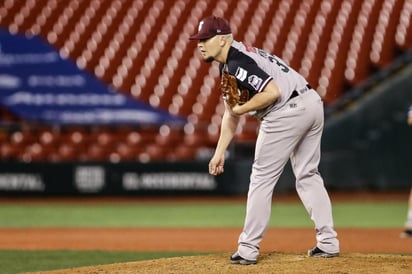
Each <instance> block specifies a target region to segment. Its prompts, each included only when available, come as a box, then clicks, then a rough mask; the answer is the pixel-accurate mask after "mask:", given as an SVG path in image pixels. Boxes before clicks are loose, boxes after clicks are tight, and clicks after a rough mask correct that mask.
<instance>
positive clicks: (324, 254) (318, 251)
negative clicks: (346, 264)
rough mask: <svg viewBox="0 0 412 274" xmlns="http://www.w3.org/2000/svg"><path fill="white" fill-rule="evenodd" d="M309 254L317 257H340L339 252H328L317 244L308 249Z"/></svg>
mask: <svg viewBox="0 0 412 274" xmlns="http://www.w3.org/2000/svg"><path fill="white" fill-rule="evenodd" d="M308 256H309V257H317V258H333V257H338V256H339V252H337V253H328V252H325V251H323V250H321V249H320V248H319V247H317V246H315V247H314V248H311V249H309V250H308Z"/></svg>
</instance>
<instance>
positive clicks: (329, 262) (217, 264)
mask: <svg viewBox="0 0 412 274" xmlns="http://www.w3.org/2000/svg"><path fill="white" fill-rule="evenodd" d="M230 255H231V254H230V253H216V254H211V255H205V256H185V257H175V258H165V259H157V260H148V261H140V262H130V263H118V264H109V265H98V266H91V267H79V268H71V269H63V270H58V271H48V272H42V273H49V274H52V273H53V274H55V273H66V274H67V273H69V274H72V273H93V274H97V273H100V274H102V273H162V274H165V273H179V274H180V273H188V274H189V273H190V274H192V273H207V274H209V273H225V274H226V273H236V274H238V273H397V274H401V273H411V272H410V271H411V265H412V256H410V255H395V254H377V253H371V254H365V253H347V254H341V256H340V257H336V258H330V259H324V258H309V257H307V256H305V255H303V254H292V253H279V252H272V253H263V254H261V255H260V257H259V261H258V264H256V265H247V266H242V265H233V264H230V262H229V257H230Z"/></svg>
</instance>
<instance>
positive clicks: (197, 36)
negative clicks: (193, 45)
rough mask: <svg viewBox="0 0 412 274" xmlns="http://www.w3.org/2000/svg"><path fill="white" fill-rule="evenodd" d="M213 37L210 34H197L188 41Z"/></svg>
mask: <svg viewBox="0 0 412 274" xmlns="http://www.w3.org/2000/svg"><path fill="white" fill-rule="evenodd" d="M213 36H215V35H214V34H210V33H198V34H195V35H192V36H190V37H189V40H205V39H209V38H212V37H213Z"/></svg>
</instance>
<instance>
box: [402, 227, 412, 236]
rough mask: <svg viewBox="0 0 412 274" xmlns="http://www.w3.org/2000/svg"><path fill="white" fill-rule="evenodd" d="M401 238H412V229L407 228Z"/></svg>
mask: <svg viewBox="0 0 412 274" xmlns="http://www.w3.org/2000/svg"><path fill="white" fill-rule="evenodd" d="M400 237H401V238H412V229H406V230H405V231H404V232H402V233H401V235H400Z"/></svg>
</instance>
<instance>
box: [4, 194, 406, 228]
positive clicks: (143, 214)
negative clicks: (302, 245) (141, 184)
mask: <svg viewBox="0 0 412 274" xmlns="http://www.w3.org/2000/svg"><path fill="white" fill-rule="evenodd" d="M406 202H407V201H403V202H367V203H366V202H365V203H360V202H351V203H334V204H333V211H334V219H335V225H336V226H337V227H385V228H388V227H399V226H402V225H403V222H404V219H405V218H406V208H407V204H406ZM244 216H245V204H244V203H233V204H232V203H211V204H196V203H162V204H119V205H113V204H111V205H104V204H102V205H60V204H59V205H56V204H54V205H36V204H31V205H28V204H24V205H16V204H3V205H2V206H1V207H0V227H241V226H242V225H243V220H244ZM382 220H384V222H383V221H382ZM270 226H271V227H312V226H313V224H312V222H311V220H310V219H309V216H308V214H307V213H306V211H305V209H304V207H303V205H302V204H301V203H290V202H289V203H276V202H275V203H274V204H273V206H272V218H271V220H270Z"/></svg>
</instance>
